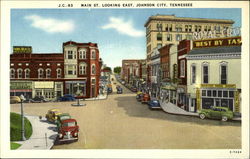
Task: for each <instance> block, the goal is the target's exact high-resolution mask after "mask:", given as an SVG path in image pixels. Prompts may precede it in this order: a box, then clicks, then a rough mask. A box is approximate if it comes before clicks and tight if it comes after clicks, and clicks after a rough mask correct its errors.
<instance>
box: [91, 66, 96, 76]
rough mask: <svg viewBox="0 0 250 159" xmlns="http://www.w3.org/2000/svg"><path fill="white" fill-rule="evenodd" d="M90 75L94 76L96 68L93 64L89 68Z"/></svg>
mask: <svg viewBox="0 0 250 159" xmlns="http://www.w3.org/2000/svg"><path fill="white" fill-rule="evenodd" d="M91 74H92V75H95V74H96V67H95V64H93V65H92V66H91Z"/></svg>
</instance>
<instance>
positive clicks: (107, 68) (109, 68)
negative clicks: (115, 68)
mask: <svg viewBox="0 0 250 159" xmlns="http://www.w3.org/2000/svg"><path fill="white" fill-rule="evenodd" d="M103 70H106V71H109V72H112V70H111V67H105V68H104V69H103Z"/></svg>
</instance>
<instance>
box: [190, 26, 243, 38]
mask: <svg viewBox="0 0 250 159" xmlns="http://www.w3.org/2000/svg"><path fill="white" fill-rule="evenodd" d="M234 36H241V28H240V27H236V28H225V29H223V30H222V31H217V30H211V31H200V32H193V35H192V39H193V40H202V39H212V38H225V37H234Z"/></svg>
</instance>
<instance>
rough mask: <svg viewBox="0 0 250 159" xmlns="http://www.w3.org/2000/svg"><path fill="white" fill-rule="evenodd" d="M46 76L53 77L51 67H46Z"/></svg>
mask: <svg viewBox="0 0 250 159" xmlns="http://www.w3.org/2000/svg"><path fill="white" fill-rule="evenodd" d="M46 78H51V69H49V68H48V69H46Z"/></svg>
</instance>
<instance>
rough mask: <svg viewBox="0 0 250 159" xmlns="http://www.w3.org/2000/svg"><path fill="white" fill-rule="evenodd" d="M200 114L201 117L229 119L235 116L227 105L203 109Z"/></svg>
mask: <svg viewBox="0 0 250 159" xmlns="http://www.w3.org/2000/svg"><path fill="white" fill-rule="evenodd" d="M199 116H200V118H201V119H205V118H212V119H221V120H222V121H227V120H229V119H232V118H233V112H232V111H231V110H229V109H228V108H226V107H211V108H210V109H202V110H201V111H200V112H199Z"/></svg>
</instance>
